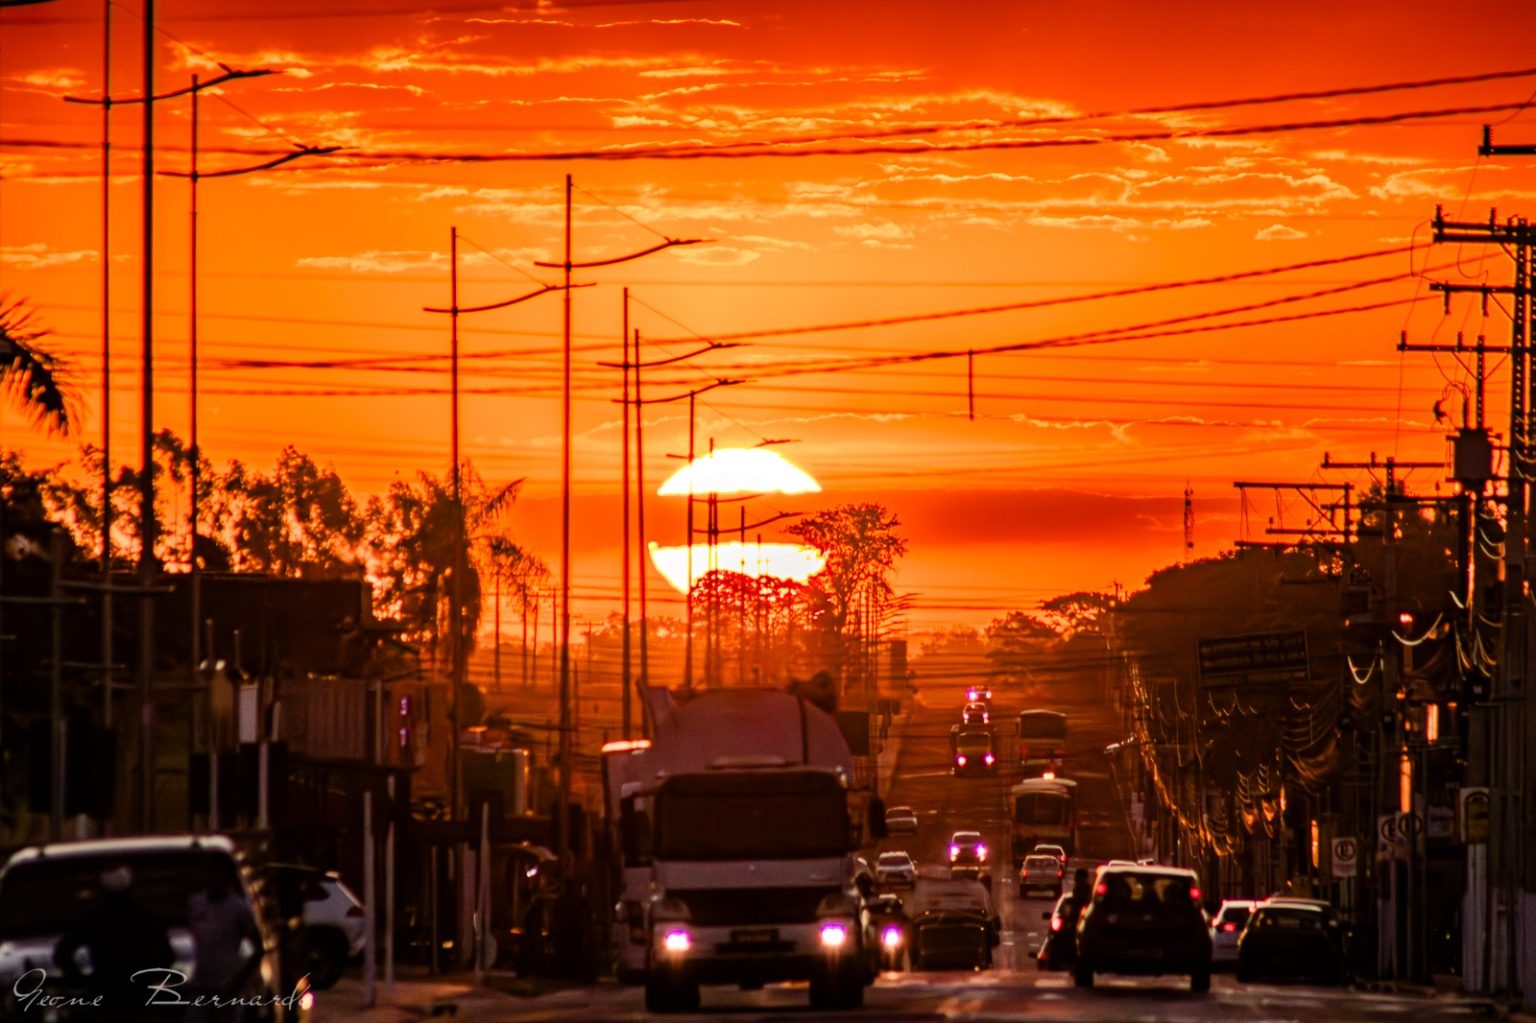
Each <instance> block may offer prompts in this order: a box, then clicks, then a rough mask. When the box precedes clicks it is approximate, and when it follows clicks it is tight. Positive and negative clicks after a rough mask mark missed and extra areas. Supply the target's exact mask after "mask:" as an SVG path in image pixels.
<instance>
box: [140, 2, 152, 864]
mask: <svg viewBox="0 0 1536 1023" xmlns="http://www.w3.org/2000/svg"><path fill="white" fill-rule="evenodd" d="M154 94H155V0H144V155H143V168H144V171H143V191H142V196H143V200H142V205H143V210H144V227H143V232H142V233H143V235H144V254H143V257H142V259H141V262H140V271H141V275H142V281H141V284H142V288H143V309H142V331H143V337H144V345H143V355H142V360H143V361H142V368H141V370H140V380H141V383H140V387H141V390H140V393H139V410H140V418H141V419H142V423H141V429H140V437H139V441H140V445H139V455H140V460H141V463H142V466H143V472H142V475H141V476H140V478H139V587H140V588H141V589H142V590H143V591H144V592H143V593H142V594H141V595H140V597H139V665H138V683H139V830H140V831H142V832H143V833H145V834H149V833H151V832H153V831H154V826H155V799H154V794H155V778H154V771H155V753H154V728H155V705H154V693H153V686H154V681H153V679H154V670H155V654H154V639H155V608H154V602H153V600H152V598H151V597H150V596H149V593H148V590H149V588H150V586H151V585H153V583H154V581H155V475H154V473H155V433H154V431H155V425H154V424H155V104H154V101H153V99H152V98H151V97H153V96H154Z"/></svg>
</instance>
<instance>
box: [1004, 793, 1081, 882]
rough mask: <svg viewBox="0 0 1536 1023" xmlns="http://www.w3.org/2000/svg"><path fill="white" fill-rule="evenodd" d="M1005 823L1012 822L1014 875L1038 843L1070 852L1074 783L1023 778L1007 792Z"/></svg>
mask: <svg viewBox="0 0 1536 1023" xmlns="http://www.w3.org/2000/svg"><path fill="white" fill-rule="evenodd" d="M1008 819H1009V820H1010V821H1011V822H1012V830H1013V834H1012V841H1013V869H1014V870H1015V871H1017V870H1018V869H1019V866H1020V865H1021V864H1022V863H1023V862H1024V857H1026V856H1028V855H1029V854H1030V851H1031V850H1033V849H1034V847H1035V846H1036V845H1039V844H1040V843H1042V842H1046V843H1050V844H1053V845H1059V846H1061V847H1062V848H1063V849H1065V850H1067V852H1068V853H1071V852H1073V851H1074V849H1075V847H1076V845H1077V782H1075V781H1071V780H1069V779H1066V778H1054V779H1046V778H1026V779H1025V780H1024V781H1021V782H1019V784H1017V785H1015V786H1013V787H1012V788H1011V789H1009V790H1008Z"/></svg>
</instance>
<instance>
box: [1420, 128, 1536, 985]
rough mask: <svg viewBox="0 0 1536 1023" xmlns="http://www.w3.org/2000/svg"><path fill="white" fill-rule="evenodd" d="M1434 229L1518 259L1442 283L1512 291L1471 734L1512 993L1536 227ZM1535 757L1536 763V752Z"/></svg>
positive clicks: (1530, 838) (1527, 887) (1524, 709)
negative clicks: (1500, 485)
mask: <svg viewBox="0 0 1536 1023" xmlns="http://www.w3.org/2000/svg"><path fill="white" fill-rule="evenodd" d="M1531 151H1532V152H1536V148H1533V149H1532V150H1531ZM1480 152H1485V153H1487V154H1488V155H1495V154H1514V153H1519V154H1521V155H1526V147H1495V146H1493V145H1492V141H1491V138H1490V132H1489V130H1488V129H1487V128H1485V129H1484V143H1483V146H1482V147H1481V148H1480ZM1433 229H1434V240H1435V241H1436V242H1437V243H1444V242H1454V243H1460V244H1481V245H1497V246H1499V247H1500V248H1502V249H1504V250H1505V251H1506V252H1508V253H1510V254H1511V255H1512V257H1513V261H1514V264H1515V266H1514V279H1513V281H1512V283H1511V284H1509V285H1503V286H1497V287H1490V286H1482V285H1479V286H1474V287H1471V288H1469V287H1467V286H1463V285H1440V286H1438V287H1437V290H1441V291H1443V292H1445V293H1446V295H1447V302H1449V295H1450V294H1452V293H1456V292H1465V291H1469V290H1471V291H1478V292H1481V293H1482V294H1483V295H1484V296H1485V298H1486V296H1487V295H1490V294H1504V295H1508V296H1510V299H1511V312H1510V319H1511V333H1510V345H1509V348H1510V355H1509V358H1510V429H1509V459H1508V464H1509V475H1508V479H1507V483H1506V497H1505V501H1506V509H1505V524H1506V525H1505V543H1504V548H1505V549H1504V564H1503V569H1504V595H1503V640H1504V648H1503V651H1502V656H1501V657H1500V663H1499V670H1498V671H1497V673H1496V675H1495V677H1494V679H1493V694H1492V698H1491V699H1490V700H1489V701H1488V703H1487V704H1486V705H1484V706H1482V707H1480V708H1477V710H1478V711H1480V714H1479V717H1480V718H1481V719H1482V720H1481V721H1479V720H1477V719H1476V718H1475V719H1474V723H1473V728H1472V738H1473V742H1474V743H1477V742H1478V741H1479V740H1480V742H1481V746H1482V750H1481V752H1482V753H1483V754H1484V756H1483V757H1479V756H1478V752H1479V751H1475V750H1469V751H1468V752H1469V756H1468V775H1469V779H1470V780H1472V781H1474V782H1475V781H1478V780H1486V782H1487V783H1488V785H1489V787H1490V790H1491V795H1492V799H1491V800H1490V820H1489V828H1488V836H1489V838H1488V842H1489V844H1488V847H1487V860H1488V863H1487V871H1486V881H1485V882H1483V883H1485V884H1486V885H1487V906H1488V916H1487V920H1486V921H1485V923H1486V925H1487V926H1486V927H1485V928H1484V929H1483V934H1482V937H1483V938H1484V940H1486V941H1487V945H1486V946H1485V947H1484V948H1483V949H1482V950H1481V951H1482V952H1483V955H1482V956H1480V957H1479V956H1476V955H1475V953H1474V955H1473V956H1472V957H1471V958H1473V959H1474V960H1476V959H1479V958H1480V959H1481V961H1482V963H1483V964H1485V974H1486V975H1485V976H1482V977H1480V978H1478V979H1480V980H1482V981H1483V982H1484V985H1483V989H1484V990H1487V991H1490V992H1513V991H1516V990H1518V989H1519V987H1520V984H1521V978H1520V976H1519V970H1520V968H1519V964H1520V962H1522V956H1521V952H1522V949H1521V948H1520V945H1521V935H1520V931H1519V917H1520V912H1521V902H1522V899H1528V898H1529V897H1530V893H1531V892H1532V891H1533V890H1536V868H1533V867H1532V866H1531V865H1530V864H1529V863H1527V862H1526V861H1527V860H1528V859H1529V854H1528V852H1527V849H1528V847H1529V846H1532V845H1536V831H1533V825H1532V823H1531V822H1530V821H1529V820H1528V818H1529V816H1530V807H1529V805H1528V801H1529V800H1530V799H1531V798H1532V797H1531V794H1530V793H1531V785H1532V782H1533V778H1532V777H1531V774H1530V767H1531V766H1536V765H1528V764H1527V763H1526V761H1527V754H1526V751H1527V749H1528V748H1529V745H1530V743H1531V741H1532V739H1533V738H1536V714H1533V707H1532V700H1531V698H1530V692H1529V688H1530V682H1529V679H1528V677H1527V673H1528V671H1529V664H1530V639H1531V637H1530V622H1529V617H1528V614H1527V610H1526V600H1527V599H1528V596H1529V594H1528V592H1527V578H1528V559H1529V543H1530V536H1529V533H1530V519H1529V499H1530V478H1531V477H1530V474H1531V466H1532V455H1533V452H1532V423H1531V412H1532V409H1531V392H1530V388H1531V381H1530V371H1531V353H1530V345H1531V305H1530V296H1531V290H1532V266H1531V263H1532V249H1533V248H1536V232H1533V230H1532V228H1531V227H1530V225H1529V224H1528V223H1527V222H1526V220H1525V219H1523V218H1520V217H1511V218H1509V219H1507V220H1506V221H1505V222H1503V223H1499V222H1498V220H1497V215H1496V213H1494V212H1493V211H1490V212H1489V215H1488V220H1487V221H1486V222H1457V221H1449V220H1446V219H1445V215H1444V211H1443V209H1441V208H1439V207H1437V208H1436V210H1435V218H1434V221H1433ZM1532 759H1533V761H1536V758H1532ZM1471 863H1472V857H1470V856H1469V874H1471V875H1473V876H1471V877H1470V881H1471V882H1472V884H1471V887H1472V888H1473V890H1474V893H1476V890H1477V888H1478V887H1480V885H1479V881H1480V880H1481V879H1479V878H1478V877H1477V876H1475V870H1474V869H1473V868H1472V866H1471Z"/></svg>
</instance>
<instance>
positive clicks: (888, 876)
mask: <svg viewBox="0 0 1536 1023" xmlns="http://www.w3.org/2000/svg"><path fill="white" fill-rule="evenodd" d="M875 883H877V884H882V885H915V884H917V862H916V861H915V860H913V859H912V855H911V854H910V853H906V852H902V851H900V850H891V851H889V852H883V853H881V854H880V856H879V857H878V858H877V859H876V860H875Z"/></svg>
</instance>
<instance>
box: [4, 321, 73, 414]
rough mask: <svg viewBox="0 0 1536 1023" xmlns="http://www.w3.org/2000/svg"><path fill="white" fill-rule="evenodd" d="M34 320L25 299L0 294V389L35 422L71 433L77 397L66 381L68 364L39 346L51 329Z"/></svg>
mask: <svg viewBox="0 0 1536 1023" xmlns="http://www.w3.org/2000/svg"><path fill="white" fill-rule="evenodd" d="M32 320H33V314H32V310H30V309H28V308H27V307H26V304H25V302H23V301H22V300H20V299H17V300H16V301H14V302H10V303H7V302H6V301H5V299H4V298H0V390H3V391H5V392H8V394H9V396H10V398H11V400H13V401H15V402H16V404H17V405H19V406H20V407H21V409H22V411H23V412H25V413H26V414H27V415H29V416H31V418H32V421H33V422H34V423H35V424H37V425H39V426H41V427H42V428H43V429H45V430H47V431H48V432H49V433H60V434H64V435H68V434H69V432H70V430H71V429H72V428H73V426H74V408H73V407H74V399H73V397H72V396H71V395H70V394H69V392H68V390H67V388H66V385H65V378H66V377H67V374H68V364H67V363H66V361H65V360H63V359H61V358H59V357H58V356H56V355H51V354H49V353H48V352H46V351H44V350H42V349H41V348H38V347H37V342H38V341H39V340H40V339H42V338H44V337H46V336H47V334H48V332H47V331H46V330H43V329H41V328H38V327H35V326H33V323H32Z"/></svg>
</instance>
